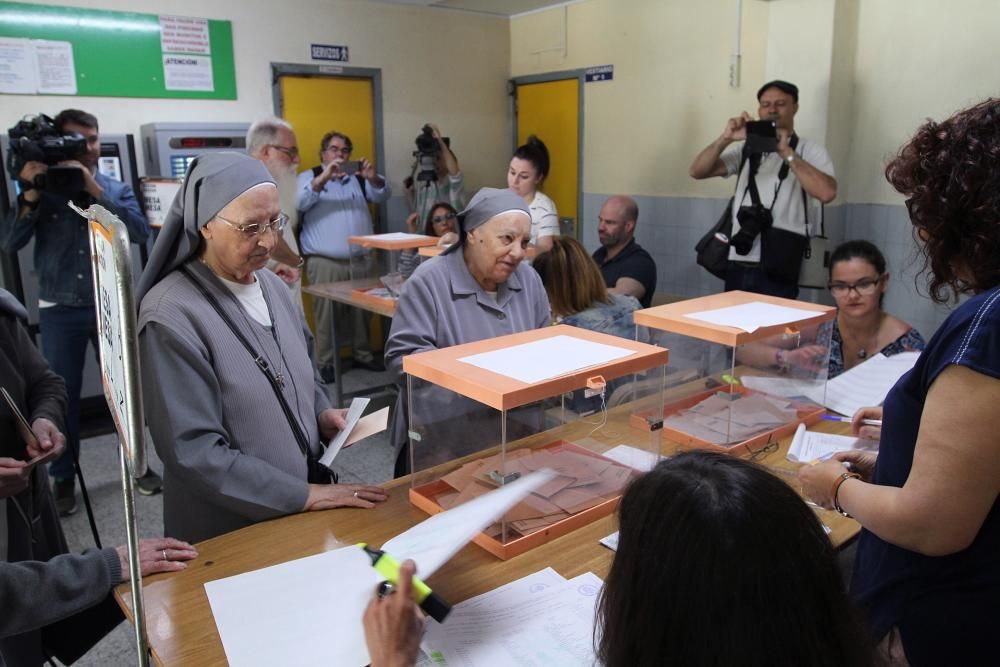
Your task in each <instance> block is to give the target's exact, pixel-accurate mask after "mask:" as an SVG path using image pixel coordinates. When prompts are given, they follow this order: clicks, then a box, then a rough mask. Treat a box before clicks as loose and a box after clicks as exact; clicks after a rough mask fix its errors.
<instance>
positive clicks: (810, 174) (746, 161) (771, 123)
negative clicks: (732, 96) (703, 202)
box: [690, 80, 837, 299]
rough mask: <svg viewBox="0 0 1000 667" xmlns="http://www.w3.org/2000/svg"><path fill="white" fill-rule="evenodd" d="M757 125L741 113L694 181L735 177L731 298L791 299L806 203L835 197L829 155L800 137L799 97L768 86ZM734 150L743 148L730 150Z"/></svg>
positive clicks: (760, 96)
mask: <svg viewBox="0 0 1000 667" xmlns="http://www.w3.org/2000/svg"><path fill="white" fill-rule="evenodd" d="M757 102H758V105H759V108H758V111H757V113H758V116H759V117H760V121H756V122H755V121H753V119H752V118H751V117H750V114H748V113H747V112H745V111H744V112H743V113H742V114H741V115H740V116H737V117H736V118H730V119H729V120H728V121H727V122H726V127H725V129H724V130H723V132H722V134H721V135H720V136H719V138H718V139H716V140H715V141H713V142H712V143H711V144H709V145H708V146H707V147H705V149H704V150H702V151H701V152H700V153H699V154H698V155H697V157H695V159H694V162H692V163H691V168H690V174H691V177H692V178H696V179H699V180H700V179H703V178H710V177H713V176H731V175H733V174H738V175H739V176H738V178H737V182H736V193H735V195H734V198H733V202H732V206H731V215H732V233H731V234H729V235H728V240H729V244H730V248H729V260H730V261H729V265H728V268H727V270H726V290H727V291H729V290H745V291H748V292H756V293H759V294H770V295H772V296H781V297H786V298H790V299H794V298H796V297H797V296H798V293H799V288H798V275H799V269H800V268H801V264H802V259H803V256H804V253H805V252H806V251H807V249H808V244H809V240H808V237H809V234H810V231H809V225H811V224H814V223H815V222H816V220H815V218H816V216H815V214H813V215H810V213H809V208H810V207H809V202H808V197H807V195H808V196H809V197H813V198H814V199H818V200H819V201H820V202H822V203H824V204H827V203H829V202H831V201H833V199H834V198H835V197H836V196H837V181H836V179H835V178H834V175H833V162H832V161H831V160H830V155H829V153H827V151H826V148H824V147H823V146H822V145H820V144H819V143H817V142H815V141H811V140H809V139H804V138H802V137H799V136H798V135H796V134H795V126H794V123H795V114H796V112H797V111H798V110H799V89H798V88H797V87H796V86H795V85H793V84H791V83H788V82H787V81H777V80H776V81H771V82H768V83H766V84H764V85H763V86H762V87H761V89H760V90H759V91H757ZM736 142H743V143H741V144H739V145H737V146H731V144H734V143H736Z"/></svg>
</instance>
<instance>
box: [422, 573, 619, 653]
mask: <svg viewBox="0 0 1000 667" xmlns="http://www.w3.org/2000/svg"><path fill="white" fill-rule="evenodd" d="M603 583H604V582H602V581H601V579H600V578H599V577H597V576H596V575H594V574H592V573H590V572H587V573H586V574H581V575H580V576H578V577H574V578H573V579H570V580H569V581H567V580H565V579H563V577H561V576H560V575H559V574H558V573H557V572H555V571H554V570H552V569H551V568H547V569H545V570H542V571H540V572H536V573H535V574H532V575H529V576H527V577H524V578H523V579H519V580H517V581H514V582H512V583H510V584H507V585H506V586H502V587H500V588H498V589H496V590H494V591H491V592H489V593H484V594H483V595H480V596H478V597H475V598H472V599H471V600H468V601H466V602H463V603H461V604H458V605H455V607H454V608H453V609H452V612H451V615H450V616H449V617H448V619H447V620H446V621H445V622H444V624H438V623H435V622H434V621H428V625H427V632H426V634H425V635H424V641H423V643H422V644H421V647H422V648H423V650H424V652H425V653H427V654H428V655H429V656H430V661H431V662H430V663H428V664H435V665H447V666H448V667H456V666H462V667H501V666H503V667H507V666H508V665H518V666H519V667H571V666H573V667H575V666H576V665H580V666H584V665H586V666H587V667H590V666H591V665H593V664H595V658H594V613H595V606H596V603H597V597H598V593H600V590H601V586H603Z"/></svg>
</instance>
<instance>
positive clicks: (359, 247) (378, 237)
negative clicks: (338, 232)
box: [347, 232, 438, 305]
mask: <svg viewBox="0 0 1000 667" xmlns="http://www.w3.org/2000/svg"><path fill="white" fill-rule="evenodd" d="M347 241H348V243H349V244H350V247H351V293H352V295H353V296H354V297H355V298H358V299H362V300H375V301H377V302H379V303H381V304H386V305H388V304H390V303H391V304H394V303H395V302H396V300H397V299H398V298H399V292H400V290H401V289H402V288H403V282H405V280H406V275H405V274H404V272H403V271H402V270H401V269H402V267H401V264H400V260H401V259H402V258H403V256H404V255H407V256H410V257H411V258H412V261H411V264H412V266H414V267H415V266H416V264H417V263H418V262H419V258H418V257H417V252H418V250H419V249H420V248H423V247H429V246H434V245H435V244H437V242H438V239H437V238H436V237H434V236H426V235H424V234H407V233H402V232H392V233H388V234H369V235H367V236H349V237H347ZM404 262H405V260H404Z"/></svg>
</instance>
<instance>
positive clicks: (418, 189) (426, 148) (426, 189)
mask: <svg viewBox="0 0 1000 667" xmlns="http://www.w3.org/2000/svg"><path fill="white" fill-rule="evenodd" d="M416 143H417V150H416V151H414V153H413V155H414V157H416V158H417V162H416V164H415V165H414V166H413V173H412V174H411V175H410V177H409V178H407V179H406V180H405V181H404V182H403V185H404V186H405V187H406V201H407V203H409V205H410V211H411V212H413V213H416V214H417V224H416V228H415V229H410V230H409V231H411V232H417V231H418V230H420V229H423V225H424V223H425V222H426V221H427V215H428V214H429V213H430V212H431V209H432V208H434V205H435V204H437V203H440V202H447V203H449V204H451V205H452V207H454V209H455V210H456V211H461V210H462V209H463V208H465V184H464V182H463V178H462V172H461V170H460V169H459V167H458V158H456V157H455V154H454V153H452V152H451V145H450V142H449V141H448V139H447V138H446V137H442V136H441V130H439V129H438V126H437V125H434V124H433V123H428V124H427V125H424V127H423V130H422V132H421V134H420V136H419V137H417V142H416Z"/></svg>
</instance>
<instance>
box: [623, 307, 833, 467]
mask: <svg viewBox="0 0 1000 667" xmlns="http://www.w3.org/2000/svg"><path fill="white" fill-rule="evenodd" d="M835 317H836V309H835V308H833V307H831V306H824V305H818V304H814V303H806V302H802V301H793V300H791V299H782V298H778V297H772V296H765V295H761V294H751V293H749V292H740V291H733V292H724V293H722V294H714V295H711V296H706V297H700V298H696V299H689V300H687V301H679V302H676V303H671V304H666V305H663V306H656V307H654V308H647V309H645V310H641V311H638V312H636V313H635V323H636V338H637V339H638V340H643V341H647V342H650V343H652V344H654V345H659V346H663V347H667V348H669V349H670V365H669V367H668V370H667V377H666V385H665V390H664V396H665V401H664V405H663V413H662V416H663V439H664V447H665V452H664V453H665V454H670V453H672V452H671V451H670V449H671V447H670V446H668V445H667V442H668V441H669V442H672V443H674V445H673V448H674V449H676V448H678V447H680V448H702V449H712V450H716V451H722V452H729V453H734V454H741V455H742V454H747V453H754V452H756V451H758V450H761V449H763V448H766V447H768V446H769V445H772V444H773V445H774V446H777V444H776V443H777V441H778V440H779V439H780V438H782V437H785V436H788V435H791V434H793V433H794V432H795V429H796V428H797V427H798V425H799V424H805V425H807V426H809V425H811V424H814V423H816V422H817V421H819V420H820V419H822V417H823V413H824V412H825V408H824V403H825V400H826V380H827V372H828V365H829V358H830V339H831V335H832V332H833V322H834V319H835ZM639 416H640V415H636V417H637V418H638V417H639ZM636 424H637V425H638V421H637V422H636Z"/></svg>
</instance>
